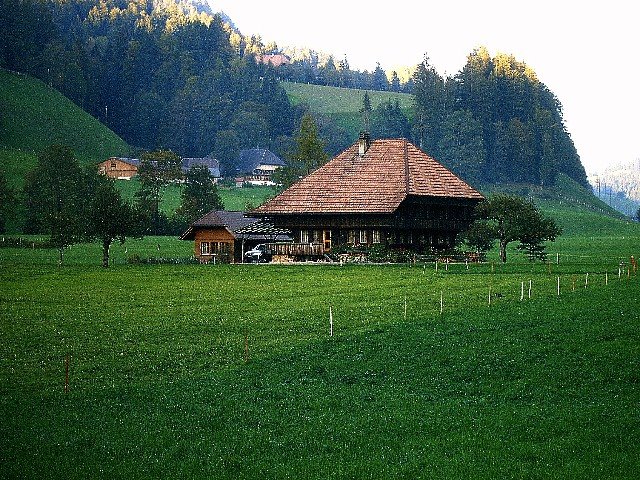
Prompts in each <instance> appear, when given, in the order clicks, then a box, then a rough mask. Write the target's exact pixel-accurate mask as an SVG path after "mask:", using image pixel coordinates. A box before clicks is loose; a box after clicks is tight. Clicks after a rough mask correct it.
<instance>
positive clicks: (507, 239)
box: [476, 194, 562, 262]
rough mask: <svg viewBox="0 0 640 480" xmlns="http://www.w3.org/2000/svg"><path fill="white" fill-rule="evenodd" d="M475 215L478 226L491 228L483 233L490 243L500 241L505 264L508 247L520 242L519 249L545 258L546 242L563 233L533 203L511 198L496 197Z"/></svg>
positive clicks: (484, 203) (501, 255) (501, 257)
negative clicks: (491, 240)
mask: <svg viewBox="0 0 640 480" xmlns="http://www.w3.org/2000/svg"><path fill="white" fill-rule="evenodd" d="M476 213H477V215H478V218H479V220H476V222H478V221H480V222H485V223H486V225H487V226H488V227H489V228H488V229H485V230H484V232H485V234H486V235H487V237H488V238H487V240H488V239H489V238H491V239H497V240H498V241H499V244H500V260H502V262H506V261H507V245H508V244H509V243H511V242H513V241H516V240H519V241H520V246H521V247H520V249H521V250H524V251H526V252H527V253H529V255H530V258H532V259H535V258H541V256H543V252H544V242H545V241H554V240H555V239H556V237H557V236H558V235H560V234H561V233H562V230H561V229H560V228H559V227H558V226H557V225H556V223H555V221H554V220H553V219H551V218H548V217H545V216H544V215H543V214H542V213H541V212H540V211H539V210H538V209H537V207H536V206H535V205H534V204H533V203H532V202H528V201H526V200H524V199H522V198H520V197H515V196H512V195H505V194H496V195H493V196H492V197H490V198H489V199H487V200H485V201H483V202H481V203H480V204H479V205H478V207H477V208H476Z"/></svg>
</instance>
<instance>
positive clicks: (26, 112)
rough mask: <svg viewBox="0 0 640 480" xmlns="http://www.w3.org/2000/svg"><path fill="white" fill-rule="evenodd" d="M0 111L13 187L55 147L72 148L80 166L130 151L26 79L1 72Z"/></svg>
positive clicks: (0, 138) (0, 155)
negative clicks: (40, 156) (41, 154)
mask: <svg viewBox="0 0 640 480" xmlns="http://www.w3.org/2000/svg"><path fill="white" fill-rule="evenodd" d="M0 111H2V115H1V116H0V161H1V162H2V164H1V165H2V167H3V168H4V169H5V171H6V172H7V177H8V179H9V181H10V182H11V183H12V184H13V185H17V186H19V185H21V184H22V181H23V179H24V174H25V173H26V172H27V171H28V170H30V169H31V168H33V166H34V165H35V158H36V155H37V153H38V152H40V151H41V150H42V149H44V148H45V147H47V146H48V145H51V144H54V143H62V144H65V145H68V146H70V147H71V148H72V149H73V150H74V151H75V154H76V156H77V157H78V159H79V160H80V161H81V162H82V163H89V162H98V161H101V160H104V159H105V158H107V157H109V156H111V155H123V154H125V153H126V152H127V151H128V150H129V147H128V145H127V144H126V143H125V142H124V141H123V140H122V139H121V138H120V137H118V136H117V135H116V134H115V133H113V132H112V131H111V130H109V129H108V128H106V127H105V126H104V125H102V124H101V123H100V122H99V121H98V120H96V119H95V118H93V117H92V116H90V115H89V114H87V113H86V112H85V111H84V110H82V109H81V108H80V107H78V106H77V105H75V104H74V103H73V102H71V101H70V100H69V99H67V98H66V97H64V96H63V95H62V94H61V93H59V92H58V91H56V90H54V89H52V88H49V87H48V86H47V85H45V84H44V83H43V82H41V81H40V80H37V79H35V78H33V77H30V76H27V75H19V74H15V73H11V72H8V71H6V70H1V69H0Z"/></svg>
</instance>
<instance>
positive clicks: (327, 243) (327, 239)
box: [322, 230, 331, 252]
mask: <svg viewBox="0 0 640 480" xmlns="http://www.w3.org/2000/svg"><path fill="white" fill-rule="evenodd" d="M322 243H323V244H324V251H325V252H330V251H331V230H323V231H322Z"/></svg>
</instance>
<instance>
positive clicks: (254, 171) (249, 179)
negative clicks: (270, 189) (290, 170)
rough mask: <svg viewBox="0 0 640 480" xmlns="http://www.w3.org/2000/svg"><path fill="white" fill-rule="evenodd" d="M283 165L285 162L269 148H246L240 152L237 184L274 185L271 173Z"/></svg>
mask: <svg viewBox="0 0 640 480" xmlns="http://www.w3.org/2000/svg"><path fill="white" fill-rule="evenodd" d="M283 166H285V162H284V161H283V160H282V159H281V158H280V157H278V156H277V155H276V154H275V153H273V152H272V151H271V150H267V149H264V148H248V149H245V150H242V151H241V152H240V158H239V161H238V167H237V172H238V173H239V174H240V176H239V177H236V183H237V184H238V186H242V185H243V184H245V183H247V184H250V185H275V183H274V182H273V179H272V178H271V177H272V175H273V173H274V172H275V171H276V170H277V169H279V168H281V167H283Z"/></svg>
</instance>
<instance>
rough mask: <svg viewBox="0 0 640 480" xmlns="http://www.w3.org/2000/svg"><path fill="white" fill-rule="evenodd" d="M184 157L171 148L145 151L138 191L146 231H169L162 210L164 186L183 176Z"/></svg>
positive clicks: (141, 159)
mask: <svg viewBox="0 0 640 480" xmlns="http://www.w3.org/2000/svg"><path fill="white" fill-rule="evenodd" d="M181 164H182V159H181V158H180V157H179V156H178V155H177V154H175V153H174V152H172V151H171V150H155V151H153V152H145V153H144V154H143V155H142V157H141V158H140V167H139V168H138V179H139V181H140V190H139V191H138V192H136V195H135V196H136V203H137V207H138V210H139V211H140V212H141V214H142V215H143V216H144V218H145V224H146V233H152V234H154V235H160V234H163V233H168V230H169V226H168V219H167V217H166V215H164V214H163V213H162V212H161V210H160V202H161V200H162V194H163V191H164V188H165V187H166V186H167V185H169V184H170V183H171V182H173V181H176V180H179V179H180V178H181V176H182V171H181Z"/></svg>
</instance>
